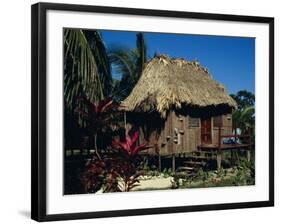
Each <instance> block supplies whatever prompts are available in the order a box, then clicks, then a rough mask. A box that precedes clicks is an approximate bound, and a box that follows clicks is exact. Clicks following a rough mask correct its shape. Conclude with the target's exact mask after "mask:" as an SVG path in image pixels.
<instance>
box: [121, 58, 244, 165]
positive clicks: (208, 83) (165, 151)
mask: <svg viewBox="0 0 281 224" xmlns="http://www.w3.org/2000/svg"><path fill="white" fill-rule="evenodd" d="M121 105H122V108H123V110H125V113H126V122H127V125H126V126H127V127H126V128H127V130H129V129H131V128H133V129H138V130H140V141H141V142H142V141H147V142H148V143H149V145H150V146H151V148H150V149H148V150H147V152H146V153H147V154H148V155H152V156H158V157H159V164H158V165H159V166H160V169H161V158H162V157H167V156H168V157H170V158H172V160H171V161H172V162H171V164H172V168H173V170H174V169H175V158H176V157H179V156H182V157H184V155H185V154H187V153H191V152H198V151H201V150H210V151H212V152H215V153H216V154H217V159H218V166H219V167H220V161H219V160H220V157H219V155H220V151H222V150H223V148H224V147H230V145H224V144H223V142H222V139H223V136H230V135H232V134H233V128H232V116H231V113H232V110H233V109H234V108H236V106H237V104H236V102H235V101H234V100H233V99H232V98H231V97H230V96H229V95H228V93H227V91H226V89H225V87H224V86H223V85H221V84H220V83H218V82H216V81H215V80H213V78H212V76H211V74H210V73H209V72H208V70H207V69H206V68H204V67H202V66H201V65H200V64H199V62H197V61H193V62H190V61H186V60H184V59H180V58H175V59H174V58H170V57H168V56H166V55H160V56H157V57H154V58H153V59H151V60H150V61H149V62H148V63H147V64H146V66H145V69H144V71H143V73H142V74H141V77H140V79H139V81H138V83H137V84H136V86H135V87H134V89H133V90H132V92H131V94H130V95H129V96H128V97H127V98H126V99H125V100H124V101H123V102H122V103H121ZM233 147H234V146H233ZM239 147H240V146H239ZM244 147H246V146H244ZM247 147H248V146H247Z"/></svg>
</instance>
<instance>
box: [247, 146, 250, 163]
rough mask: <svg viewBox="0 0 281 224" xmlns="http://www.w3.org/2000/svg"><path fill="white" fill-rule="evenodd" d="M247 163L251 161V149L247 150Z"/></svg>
mask: <svg viewBox="0 0 281 224" xmlns="http://www.w3.org/2000/svg"><path fill="white" fill-rule="evenodd" d="M247 161H248V162H250V161H251V151H250V149H249V150H247Z"/></svg>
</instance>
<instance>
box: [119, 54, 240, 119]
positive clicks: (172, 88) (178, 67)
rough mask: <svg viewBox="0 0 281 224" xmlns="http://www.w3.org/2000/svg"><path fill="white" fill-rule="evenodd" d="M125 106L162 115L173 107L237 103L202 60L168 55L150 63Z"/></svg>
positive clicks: (134, 110) (123, 103)
mask: <svg viewBox="0 0 281 224" xmlns="http://www.w3.org/2000/svg"><path fill="white" fill-rule="evenodd" d="M121 105H122V108H124V110H126V111H131V112H151V111H155V110H156V111H158V112H159V113H160V114H161V116H162V117H166V114H167V111H169V110H170V109H171V108H178V109H180V108H181V107H182V106H183V105H188V106H196V107H199V108H204V107H207V106H208V107H209V106H214V107H217V106H228V107H232V108H236V106H237V104H236V102H235V101H234V100H233V99H232V98H231V97H230V96H229V95H228V93H227V91H226V89H225V87H224V86H223V85H221V84H220V83H218V82H216V81H215V80H213V79H212V76H211V75H210V74H209V72H208V70H207V69H206V68H204V67H202V66H200V64H199V62H197V61H194V62H189V61H186V60H184V59H179V58H177V59H171V58H169V57H168V56H166V55H160V56H157V57H154V58H153V59H152V60H150V61H149V62H148V63H147V64H146V66H145V69H144V71H143V73H142V75H141V77H140V79H139V81H138V83H137V84H136V86H135V87H134V89H133V90H132V92H131V94H130V95H129V96H128V97H127V98H126V99H125V100H124V101H123V102H122V104H121Z"/></svg>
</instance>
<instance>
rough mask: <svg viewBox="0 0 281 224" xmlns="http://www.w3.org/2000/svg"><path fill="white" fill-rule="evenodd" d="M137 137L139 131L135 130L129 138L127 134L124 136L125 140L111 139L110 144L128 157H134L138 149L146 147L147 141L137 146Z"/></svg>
mask: <svg viewBox="0 0 281 224" xmlns="http://www.w3.org/2000/svg"><path fill="white" fill-rule="evenodd" d="M138 137H139V132H138V131H136V132H135V133H134V134H133V137H132V138H131V137H130V136H129V135H127V136H126V141H125V142H122V141H117V140H113V141H112V146H113V147H114V148H115V149H119V150H121V151H123V152H124V153H125V155H126V156H128V157H129V158H133V157H135V156H136V155H137V154H138V153H139V152H140V151H142V150H145V149H148V148H149V147H148V146H147V142H145V143H143V144H141V145H139V146H137V140H138Z"/></svg>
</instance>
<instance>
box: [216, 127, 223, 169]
mask: <svg viewBox="0 0 281 224" xmlns="http://www.w3.org/2000/svg"><path fill="white" fill-rule="evenodd" d="M218 140H219V141H218V150H217V170H218V171H219V170H220V169H221V156H222V155H221V154H222V152H221V126H219V134H218Z"/></svg>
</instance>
